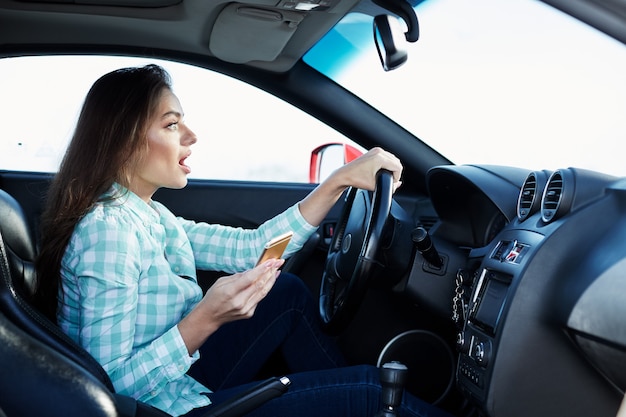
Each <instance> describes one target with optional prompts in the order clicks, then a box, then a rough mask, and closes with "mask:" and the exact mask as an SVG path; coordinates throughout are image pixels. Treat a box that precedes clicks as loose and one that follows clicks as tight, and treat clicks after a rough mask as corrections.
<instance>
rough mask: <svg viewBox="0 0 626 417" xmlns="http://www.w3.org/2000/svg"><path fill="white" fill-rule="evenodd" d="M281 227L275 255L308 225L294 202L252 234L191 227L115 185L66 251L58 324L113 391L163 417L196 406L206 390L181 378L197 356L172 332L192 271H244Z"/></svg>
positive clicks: (188, 303) (192, 301)
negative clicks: (286, 236) (282, 238)
mask: <svg viewBox="0 0 626 417" xmlns="http://www.w3.org/2000/svg"><path fill="white" fill-rule="evenodd" d="M110 197H114V198H110ZM287 230H293V231H294V236H293V238H292V240H291V243H290V245H289V247H288V248H287V251H286V253H285V256H288V255H289V254H291V253H293V252H295V251H297V250H298V249H300V247H302V245H303V244H304V242H306V240H307V239H308V237H309V236H310V234H311V233H312V232H313V231H314V230H315V227H313V226H311V225H309V224H308V223H307V222H306V221H305V219H304V218H303V217H302V215H301V214H300V211H299V209H298V207H297V205H294V206H292V207H290V208H289V209H287V210H286V211H285V212H283V213H282V214H279V215H278V216H276V217H274V218H273V219H271V220H268V221H267V222H265V223H264V224H263V225H261V226H260V227H259V228H258V229H255V230H244V229H241V228H233V227H227V226H221V225H209V224H206V223H196V222H192V221H188V220H184V219H181V218H177V217H175V216H174V215H173V214H172V213H171V212H170V211H169V210H168V209H167V208H165V207H164V206H163V205H162V204H160V203H158V202H152V203H150V204H146V203H145V202H144V201H143V200H141V199H140V198H139V197H138V196H137V195H135V194H133V193H132V192H130V191H128V190H126V189H125V188H123V187H121V186H120V185H118V184H115V185H114V187H113V188H112V190H110V192H109V193H107V195H105V196H104V198H102V199H101V201H100V202H99V203H97V204H96V205H95V207H93V209H91V210H90V211H89V212H88V213H87V214H86V215H85V216H84V217H83V218H82V219H81V220H80V222H79V223H78V224H77V226H76V228H75V230H74V234H73V235H72V238H71V240H70V242H69V244H68V246H67V249H66V252H65V255H64V257H63V260H62V263H61V278H62V290H61V291H60V292H59V309H58V315H57V318H58V322H59V325H60V326H61V328H62V329H63V330H64V331H65V332H66V333H67V334H68V335H69V336H70V337H71V338H72V339H74V340H75V341H76V342H78V343H79V344H80V345H81V346H83V347H84V348H85V349H86V350H87V351H88V352H90V353H91V354H92V355H93V356H94V357H95V358H96V359H97V360H98V362H100V364H102V366H103V367H104V369H105V370H106V371H107V373H108V374H109V376H110V377H111V380H112V381H113V385H114V386H115V389H116V391H117V392H118V393H121V394H125V395H129V396H132V397H134V398H136V399H138V400H141V401H143V402H145V403H148V404H151V405H153V406H155V407H157V408H160V409H162V410H164V411H166V412H167V413H170V414H172V415H181V414H185V413H186V412H188V411H190V410H191V409H193V408H197V407H202V406H206V405H208V404H210V401H209V399H208V398H207V397H206V396H205V395H203V394H202V393H206V392H209V390H208V389H207V388H206V387H204V386H202V385H201V384H199V383H198V382H196V381H195V380H194V379H192V378H191V377H190V376H188V375H187V374H186V372H187V370H189V367H190V366H191V364H192V363H193V362H195V361H196V360H197V359H198V358H199V354H198V353H197V352H196V353H195V354H194V355H192V356H189V354H188V352H187V348H186V347H185V344H184V342H183V340H182V338H181V336H180V333H179V332H178V327H177V324H178V322H179V321H180V320H181V318H183V317H184V316H185V315H186V314H188V313H189V312H190V311H191V309H192V308H193V307H194V306H195V305H196V304H197V303H198V302H199V301H200V300H201V298H202V296H203V294H202V290H201V288H200V287H199V286H198V284H197V280H196V268H198V269H205V270H215V271H225V272H228V273H234V272H238V271H243V270H246V269H249V268H252V267H253V266H254V264H255V262H256V259H257V258H258V256H259V255H260V252H261V248H262V247H263V244H264V243H265V242H266V241H268V240H269V239H271V238H272V237H274V236H276V235H278V234H280V233H283V232H285V231H287Z"/></svg>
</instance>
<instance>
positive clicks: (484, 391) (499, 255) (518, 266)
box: [457, 230, 542, 404]
mask: <svg viewBox="0 0 626 417" xmlns="http://www.w3.org/2000/svg"><path fill="white" fill-rule="evenodd" d="M541 238H542V236H541V235H539V234H537V233H533V232H529V231H524V230H511V231H507V232H505V233H503V234H502V237H501V239H499V240H496V242H494V244H493V245H492V246H491V248H490V250H489V251H488V252H487V256H486V257H485V259H484V260H483V262H482V264H481V266H480V268H479V270H477V271H476V272H475V273H474V280H473V284H472V288H471V293H470V296H469V299H468V300H467V309H466V312H465V317H464V321H463V323H462V324H463V325H462V329H461V330H460V332H459V334H458V336H457V347H458V349H459V351H460V354H459V362H458V366H457V381H458V386H459V387H460V388H461V390H463V391H464V392H465V394H466V395H467V396H468V398H471V399H473V400H475V401H476V402H477V403H479V404H484V403H485V401H486V400H487V396H488V394H489V393H488V389H489V383H490V378H491V374H492V372H493V369H494V366H495V361H496V358H497V355H498V343H499V336H500V333H501V330H502V327H503V326H504V321H505V318H506V315H507V310H508V308H507V307H508V302H509V300H510V299H511V297H512V296H513V294H514V292H515V286H516V278H517V277H519V276H521V274H522V271H523V270H524V267H525V265H526V263H527V262H528V261H529V260H530V258H531V257H532V253H533V251H534V249H535V248H536V247H537V246H538V245H539V243H540V240H541Z"/></svg>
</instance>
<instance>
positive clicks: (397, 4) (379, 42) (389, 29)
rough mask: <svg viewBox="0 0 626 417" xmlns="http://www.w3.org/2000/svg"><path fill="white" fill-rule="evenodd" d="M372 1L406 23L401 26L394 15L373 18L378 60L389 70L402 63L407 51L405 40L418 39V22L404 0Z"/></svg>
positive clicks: (409, 5)
mask: <svg viewBox="0 0 626 417" xmlns="http://www.w3.org/2000/svg"><path fill="white" fill-rule="evenodd" d="M373 1H374V3H376V4H377V5H379V6H380V7H383V8H384V9H387V10H389V11H390V12H392V13H394V14H395V15H397V16H399V17H400V18H401V19H402V20H403V21H404V23H405V25H406V31H405V29H404V28H402V26H401V24H400V20H399V19H398V18H396V17H394V16H391V15H387V14H381V15H378V16H376V17H375V18H374V43H375V44H376V50H377V51H378V56H379V58H380V62H381V64H382V65H383V69H384V70H385V71H391V70H393V69H396V68H398V67H399V66H400V65H402V64H404V63H405V62H406V60H407V57H408V53H407V51H406V49H405V48H404V45H405V42H416V41H417V40H418V39H419V33H420V31H419V22H418V21H417V15H416V14H415V10H414V9H413V7H411V4H410V3H409V2H408V1H406V0H373Z"/></svg>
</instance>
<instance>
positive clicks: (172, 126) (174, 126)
mask: <svg viewBox="0 0 626 417" xmlns="http://www.w3.org/2000/svg"><path fill="white" fill-rule="evenodd" d="M167 128H168V129H170V130H176V129H178V122H172V123H170V124H168V125H167Z"/></svg>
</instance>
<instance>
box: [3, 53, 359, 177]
mask: <svg viewBox="0 0 626 417" xmlns="http://www.w3.org/2000/svg"><path fill="white" fill-rule="evenodd" d="M147 63H157V64H159V65H162V66H163V67H164V68H166V69H167V70H168V72H169V73H170V74H171V76H172V81H173V89H174V92H175V94H176V95H177V96H178V98H179V99H180V102H181V105H182V107H183V110H184V111H185V121H186V123H187V125H188V126H189V127H190V128H191V129H192V130H193V131H194V132H195V133H196V135H197V136H198V142H197V143H196V144H195V145H194V146H193V148H192V152H193V154H192V156H191V158H190V159H189V165H190V166H191V169H192V174H191V175H190V178H200V179H229V180H254V181H280V182H283V181H284V182H308V181H309V163H310V158H311V151H313V150H314V149H316V148H317V147H319V146H320V145H323V144H325V143H329V142H339V143H345V144H348V145H351V146H355V147H357V148H358V149H362V148H360V147H359V146H358V145H356V144H354V143H353V142H352V141H350V140H349V139H347V138H346V137H344V136H343V135H341V134H340V133H338V132H336V131H335V130H333V129H331V128H330V127H328V126H326V125H325V124H323V123H322V122H320V121H318V120H317V119H315V118H313V117H311V116H309V115H308V114H306V113H304V112H302V111H301V110H299V109H297V108H295V107H293V106H291V105H290V104H288V103H285V102H283V101H282V100H280V99H278V98H276V97H274V96H272V95H270V94H268V93H266V92H264V91H262V90H259V89H257V88H255V87H252V86H250V85H248V84H245V83H243V82H241V81H238V80H235V79H232V78H230V77H226V76H224V75H222V74H218V73H214V72H211V71H208V70H204V69H201V68H197V67H192V66H188V65H184V64H180V63H174V62H167V61H160V60H147V59H144V58H126V57H101V56H96V57H92V56H54V57H20V58H6V59H2V60H0V91H2V92H3V100H1V101H0V111H1V112H2V114H3V115H4V117H5V126H4V129H3V134H2V138H0V170H11V171H31V172H55V171H56V170H57V169H58V165H59V163H60V161H61V158H62V157H63V153H64V152H65V148H66V146H67V143H68V141H69V139H70V137H71V135H72V131H73V128H74V124H75V123H76V119H77V117H78V112H79V111H80V106H81V105H82V101H83V99H84V97H85V95H86V94H87V91H88V90H89V88H90V87H91V84H92V83H93V82H94V81H95V80H96V79H97V78H99V77H100V76H101V75H103V74H105V73H106V72H109V71H111V70H113V69H116V68H122V67H126V66H137V65H145V64H147ZM70 68H71V71H69V70H68V69H70Z"/></svg>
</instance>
